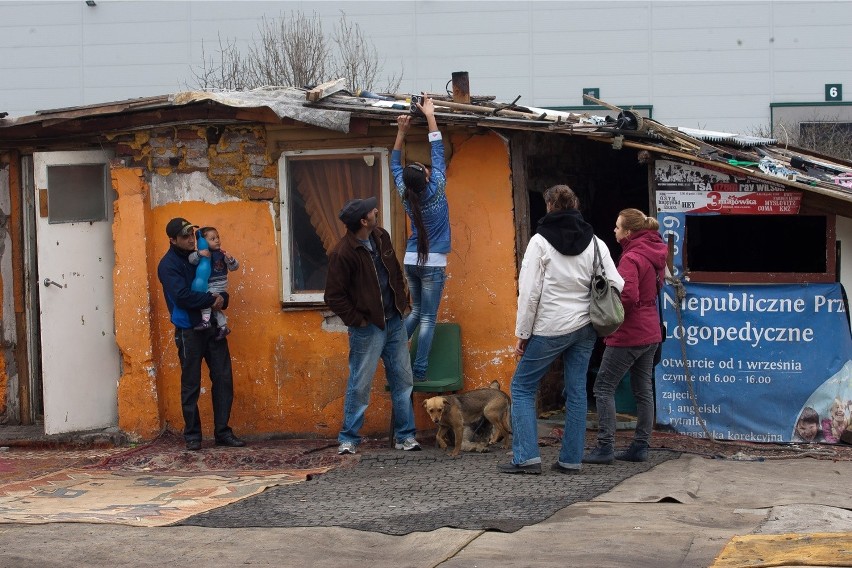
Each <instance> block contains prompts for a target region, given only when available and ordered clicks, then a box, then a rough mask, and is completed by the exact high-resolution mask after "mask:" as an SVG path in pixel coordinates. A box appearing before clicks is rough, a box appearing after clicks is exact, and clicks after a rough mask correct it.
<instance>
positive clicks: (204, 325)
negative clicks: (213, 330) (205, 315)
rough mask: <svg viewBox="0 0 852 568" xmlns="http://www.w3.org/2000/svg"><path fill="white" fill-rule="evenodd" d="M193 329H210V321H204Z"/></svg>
mask: <svg viewBox="0 0 852 568" xmlns="http://www.w3.org/2000/svg"><path fill="white" fill-rule="evenodd" d="M192 329H194V330H196V331H203V330H205V329H210V322H209V321H202V322H201V323H200V324H198V325H196V326H195V327H193V328H192Z"/></svg>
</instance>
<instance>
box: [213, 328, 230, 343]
mask: <svg viewBox="0 0 852 568" xmlns="http://www.w3.org/2000/svg"><path fill="white" fill-rule="evenodd" d="M230 333H231V329H230V328H229V327H220V328H219V331H217V332H216V338H215V339H216V341H222V340H223V339H225V336H227V335H228V334H230Z"/></svg>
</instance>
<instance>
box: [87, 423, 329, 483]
mask: <svg viewBox="0 0 852 568" xmlns="http://www.w3.org/2000/svg"><path fill="white" fill-rule="evenodd" d="M340 463H341V460H340V458H339V457H338V455H337V442H336V441H333V440H332V441H329V440H265V441H258V442H249V444H248V445H247V446H245V447H244V448H223V447H219V446H215V445H214V444H213V442H212V441H209V442H205V443H204V445H203V446H202V448H201V450H200V451H197V452H188V451H186V450H185V447H184V441H183V438H182V437H181V436H179V435H177V434H173V433H170V432H166V433H164V434H163V435H161V436H160V437H159V438H157V439H156V440H154V441H153V442H151V443H149V444H145V445H144V446H139V447H138V448H133V449H130V450H127V451H125V452H122V453H120V454H117V455H113V456H109V457H107V458H105V459H102V460H101V461H99V462H98V463H95V464H93V465H91V466H88V467H89V468H91V469H98V470H106V471H112V472H116V473H137V472H146V473H170V474H179V475H210V474H221V475H226V476H233V475H240V474H252V473H261V472H262V473H263V474H269V473H274V472H290V471H293V470H311V471H313V470H316V469H327V468H330V467H334V466H337V465H340Z"/></svg>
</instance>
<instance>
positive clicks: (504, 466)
mask: <svg viewBox="0 0 852 568" xmlns="http://www.w3.org/2000/svg"><path fill="white" fill-rule="evenodd" d="M497 471H499V472H500V473H529V474H532V475H541V464H540V463H530V464H527V465H518V464H516V463H513V462H510V463H498V464H497Z"/></svg>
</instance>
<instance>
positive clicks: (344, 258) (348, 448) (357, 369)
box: [325, 197, 420, 454]
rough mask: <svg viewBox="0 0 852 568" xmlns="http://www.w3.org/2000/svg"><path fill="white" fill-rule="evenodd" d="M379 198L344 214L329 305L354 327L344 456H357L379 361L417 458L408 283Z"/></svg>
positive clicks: (403, 437)
mask: <svg viewBox="0 0 852 568" xmlns="http://www.w3.org/2000/svg"><path fill="white" fill-rule="evenodd" d="M376 201H377V200H376V198H375V197H369V198H367V199H353V200H351V201H348V202H347V203H346V205H344V206H343V209H341V210H340V214H339V215H338V217H340V220H341V221H343V223H344V224H345V225H346V229H347V231H346V234H345V235H343V238H342V239H340V242H338V243H337V245H336V246H335V247H334V249H332V251H331V253H330V254H329V257H328V276H327V279H326V286H325V302H326V304H328V307H329V308H331V309H332V311H334V313H335V314H337V315H338V316H340V319H341V320H343V323H345V324H346V325H347V326H348V328H349V380H348V382H347V387H346V399H345V402H344V405H343V426H342V428H341V430H340V434H339V435H338V437H337V440H338V442H340V447H339V448H338V450H337V452H338V453H339V454H354V453H355V449H356V447H357V446H358V444H359V443H360V442H361V437H360V435H359V434H358V432H359V431H360V430H361V426H362V425H363V424H364V413H365V412H366V410H367V406H368V404H369V402H370V390H371V387H372V383H373V375H374V374H375V372H376V366H377V365H378V364H379V357H381V358H382V361H384V364H385V374H386V375H387V381H388V385H389V386H390V392H391V403H392V404H393V417H394V424H393V430H394V437H395V447H396V449H398V450H405V451H417V450H419V449H420V444H418V443H417V440H416V439H415V438H414V433H415V427H414V408H413V406H412V402H411V391H412V388H413V386H414V378H413V375H412V374H411V360H410V359H409V355H408V334H407V333H406V332H405V325H404V324H403V321H402V315H403V314H404V313H405V311H406V310H407V308H408V293H407V290H406V287H405V280H404V277H403V274H402V270H401V268H400V265H399V260H397V258H396V254H395V253H394V250H393V246H391V240H390V235H389V234H388V232H387V231H385V230H384V229H382V228H381V227H379V226H378V215H379V210H378V209H376Z"/></svg>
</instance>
